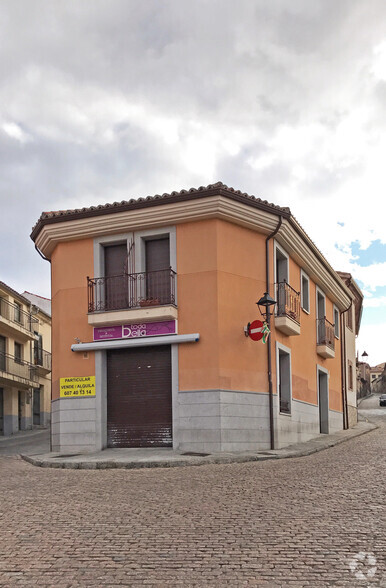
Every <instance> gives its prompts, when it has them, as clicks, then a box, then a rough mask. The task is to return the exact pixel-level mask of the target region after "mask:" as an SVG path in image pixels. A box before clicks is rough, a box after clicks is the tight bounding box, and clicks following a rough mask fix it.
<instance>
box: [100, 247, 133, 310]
mask: <svg viewBox="0 0 386 588" xmlns="http://www.w3.org/2000/svg"><path fill="white" fill-rule="evenodd" d="M104 253H105V278H106V281H105V309H106V310H119V309H120V308H127V305H128V301H127V276H126V265H127V245H126V243H120V244H119V245H108V246H106V247H105V248H104Z"/></svg>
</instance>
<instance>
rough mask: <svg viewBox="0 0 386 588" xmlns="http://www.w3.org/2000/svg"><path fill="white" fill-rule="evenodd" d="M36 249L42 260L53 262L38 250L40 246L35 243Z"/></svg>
mask: <svg viewBox="0 0 386 588" xmlns="http://www.w3.org/2000/svg"><path fill="white" fill-rule="evenodd" d="M35 249H36V251H37V252H38V253H39V255H40V257H41V258H42V259H44V261H49V262H51V260H50V259H48V257H46V256H45V255H43V253H42V252H41V251H40V249H39V248H38V246H37V245H36V243H35Z"/></svg>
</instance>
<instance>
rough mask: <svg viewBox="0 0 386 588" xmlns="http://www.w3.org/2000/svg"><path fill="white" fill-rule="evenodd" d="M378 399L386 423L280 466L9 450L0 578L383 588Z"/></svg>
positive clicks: (52, 582) (372, 409)
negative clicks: (102, 460) (81, 466)
mask: <svg viewBox="0 0 386 588" xmlns="http://www.w3.org/2000/svg"><path fill="white" fill-rule="evenodd" d="M377 406H378V403H377V399H376V398H373V399H369V400H366V401H365V402H364V403H363V404H362V407H361V408H363V409H364V410H363V411H362V415H363V416H364V417H365V418H366V416H367V417H368V418H369V420H372V421H374V422H377V424H379V425H380V428H379V429H377V430H375V431H373V432H371V433H368V434H365V435H362V436H361V437H357V438H355V439H353V440H351V441H348V442H345V443H342V444H341V445H338V446H336V447H334V448H331V449H328V450H326V451H322V452H320V453H316V454H313V455H311V456H309V457H303V458H297V459H285V460H280V461H277V462H275V461H266V462H259V463H247V464H230V465H208V466H200V467H184V468H172V469H170V470H168V469H149V470H147V469H144V470H102V471H98V470H93V471H81V470H68V471H67V470H57V469H42V468H35V467H33V466H31V465H29V464H28V463H25V462H24V461H22V460H21V459H20V458H19V457H16V456H11V457H0V471H1V481H0V484H1V503H0V511H1V516H0V530H1V542H0V585H1V586H7V587H11V586H35V585H36V586H57V587H58V588H61V587H65V586H66V587H70V586H89V587H91V586H92V587H98V586H109V587H113V586H122V585H124V586H140V585H159V586H166V585H170V586H180V585H181V586H243V585H250V586H260V585H261V586H279V587H285V586H295V587H298V586H299V587H301V586H310V587H318V586H350V587H355V586H386V566H385V551H386V550H385V548H386V516H385V500H386V493H385V465H386V409H384V410H383V416H382V410H380V409H377ZM366 408H367V409H368V411H366ZM367 554H371V555H367Z"/></svg>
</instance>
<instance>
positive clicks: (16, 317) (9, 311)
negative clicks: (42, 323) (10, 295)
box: [0, 298, 39, 331]
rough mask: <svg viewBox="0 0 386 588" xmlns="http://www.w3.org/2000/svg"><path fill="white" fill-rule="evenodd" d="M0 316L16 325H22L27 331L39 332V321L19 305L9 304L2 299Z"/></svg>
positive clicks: (0, 301) (0, 300)
mask: <svg viewBox="0 0 386 588" xmlns="http://www.w3.org/2000/svg"><path fill="white" fill-rule="evenodd" d="M0 316H2V317H3V318H5V319H7V320H9V321H11V322H12V323H15V324H16V325H21V326H22V327H24V329H27V331H33V330H36V331H37V330H38V324H39V320H38V319H37V318H36V317H35V316H32V314H30V313H29V312H25V311H24V310H22V309H21V308H20V306H18V305H17V304H12V303H11V302H8V300H5V298H0Z"/></svg>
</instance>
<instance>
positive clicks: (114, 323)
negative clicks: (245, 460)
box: [31, 183, 355, 452]
mask: <svg viewBox="0 0 386 588" xmlns="http://www.w3.org/2000/svg"><path fill="white" fill-rule="evenodd" d="M31 237H32V239H33V240H34V242H35V244H36V246H37V247H38V249H39V250H40V252H41V253H42V254H43V255H44V256H46V258H47V259H49V260H50V262H51V269H52V272H51V275H52V318H53V323H52V325H53V339H52V351H53V358H54V360H53V370H52V449H53V451H58V452H68V451H71V452H73V451H76V452H82V451H95V450H99V449H101V448H104V447H149V446H150V447H154V446H169V447H170V446H172V447H174V448H175V449H177V450H180V451H182V452H184V451H189V452H191V451H195V452H217V451H245V450H257V449H260V450H261V449H269V448H271V447H277V448H279V447H283V446H285V445H288V444H291V443H295V442H298V441H302V440H307V439H309V438H312V437H315V436H316V435H318V434H319V433H329V432H333V431H337V430H340V429H342V428H343V427H344V426H347V423H348V417H347V406H348V388H347V382H346V377H345V374H346V372H347V369H348V368H347V365H348V364H347V362H348V361H349V358H348V355H347V354H346V353H345V352H344V346H343V344H342V336H341V330H342V324H343V319H342V318H341V317H342V315H343V314H344V313H345V312H347V311H348V309H351V308H352V304H353V298H354V296H353V293H352V291H351V290H350V288H349V287H348V286H347V285H346V284H345V283H344V281H343V280H342V278H341V277H340V276H339V275H338V274H337V273H336V272H335V271H334V270H333V268H332V267H331V266H330V265H329V263H328V262H327V260H326V259H325V258H324V257H323V255H322V254H321V253H320V252H319V250H318V249H317V247H316V246H315V245H314V243H313V242H312V241H311V240H310V239H309V237H308V236H307V234H306V233H305V232H304V230H303V229H302V228H301V227H300V225H299V224H298V223H297V221H296V219H295V218H294V217H293V216H292V214H291V212H290V210H289V209H288V208H281V207H278V206H275V205H273V204H269V203H267V202H266V201H262V200H260V199H258V198H255V197H252V196H248V195H247V194H243V193H241V192H240V191H236V190H234V189H233V188H228V187H227V186H225V185H224V184H221V183H218V184H213V185H210V186H207V187H202V188H199V189H192V190H189V191H185V190H183V191H181V192H178V193H177V192H173V193H171V194H165V195H163V196H154V197H149V198H146V199H139V200H130V201H129V202H122V203H115V204H111V205H105V206H98V207H91V208H86V209H81V210H73V211H61V212H54V213H43V214H42V216H41V217H40V219H39V221H38V223H37V224H36V226H35V227H34V229H33V232H32V235H31ZM265 292H268V293H269V294H270V295H271V296H272V297H274V298H275V301H276V304H275V305H274V307H273V315H272V316H268V317H267V318H268V323H269V326H270V330H271V334H270V336H269V337H268V340H267V342H266V343H265V344H264V343H263V340H259V341H253V340H252V338H251V336H248V335H252V334H253V333H252V332H251V329H250V328H249V329H248V324H249V323H252V322H253V321H254V320H259V319H261V320H262V322H263V321H264V317H262V316H261V313H260V311H259V308H258V307H257V305H256V302H257V301H258V300H259V299H260V297H261V296H262V295H263V294H264V293H265ZM263 312H264V309H263ZM259 324H260V323H255V325H257V327H256V328H255V329H252V330H253V331H254V332H255V333H256V332H258V331H259V328H260V327H259ZM354 344H355V341H354ZM342 350H343V352H342ZM350 357H351V355H350ZM354 358H355V351H354Z"/></svg>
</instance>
